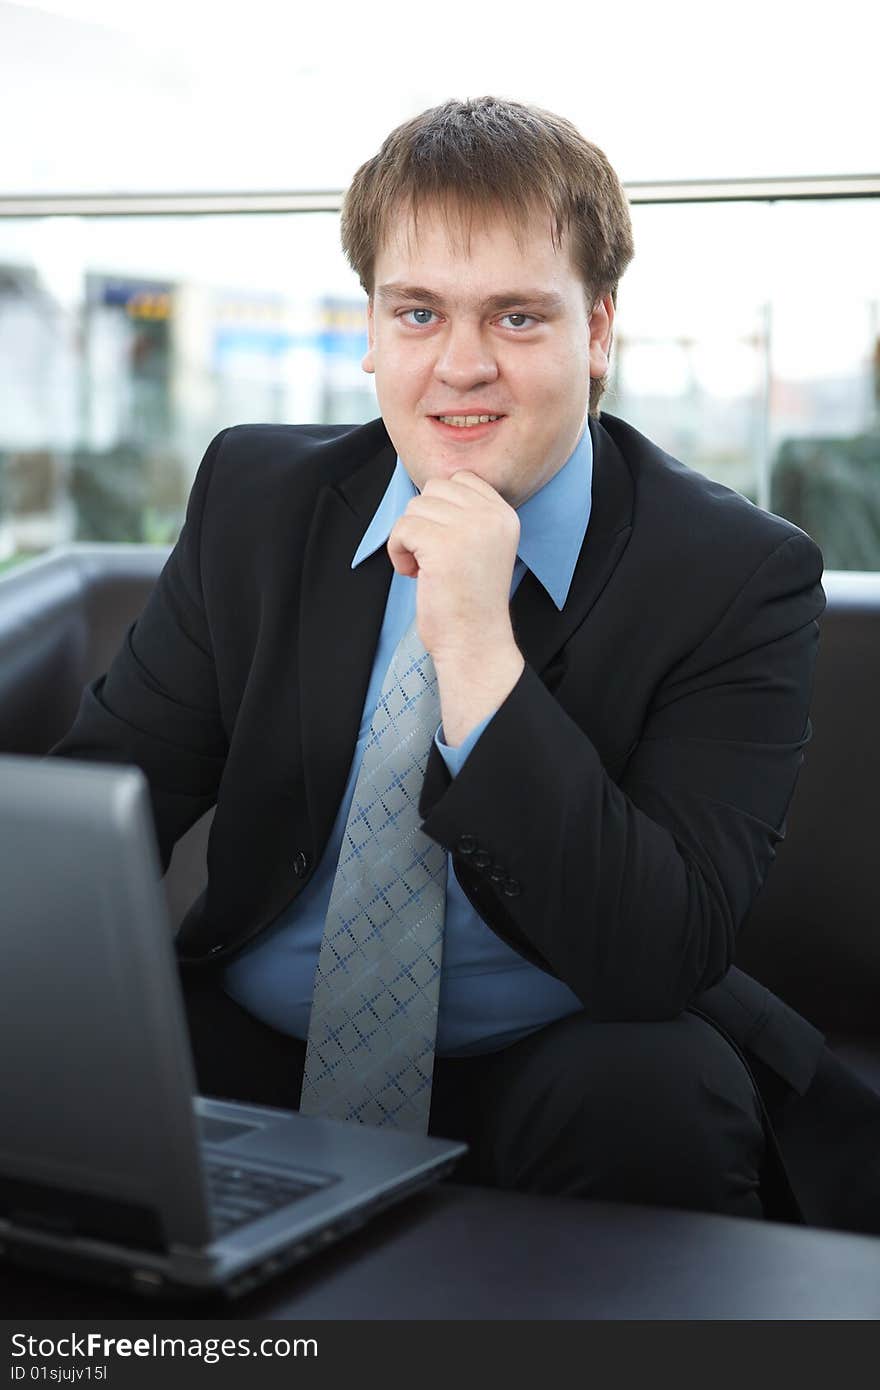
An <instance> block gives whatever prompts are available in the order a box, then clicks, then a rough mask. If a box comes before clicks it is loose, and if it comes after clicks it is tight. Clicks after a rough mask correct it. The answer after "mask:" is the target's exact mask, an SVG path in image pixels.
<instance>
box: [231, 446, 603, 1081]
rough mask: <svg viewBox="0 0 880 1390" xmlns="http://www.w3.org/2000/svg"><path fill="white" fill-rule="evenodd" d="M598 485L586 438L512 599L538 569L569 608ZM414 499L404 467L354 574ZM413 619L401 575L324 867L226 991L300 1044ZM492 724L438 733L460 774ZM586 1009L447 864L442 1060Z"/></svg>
mask: <svg viewBox="0 0 880 1390" xmlns="http://www.w3.org/2000/svg"><path fill="white" fill-rule="evenodd" d="M592 475H593V453H592V443H591V440H590V432H589V430H588V429H585V430H584V432H583V434H582V435H581V438H580V440H579V442H578V444H577V445H576V447H575V449H574V452H573V453H572V454H571V456H570V458H569V459H568V460H567V462H566V463H565V464H564V465H563V467H562V468H561V469H560V470H559V471H558V472H557V473H555V474H554V476H553V477H552V478H551V479H550V481H549V482H547V483H545V484H544V486H543V487H542V488H541V489H540V490H539V491H538V492H536V493H535V494H534V496H532V497H530V498H529V499H528V501H526V502H524V503H523V504H522V506H521V507H519V508H518V509H517V514H518V516H519V521H520V539H519V546H518V548H517V559H516V564H515V566H514V571H513V579H512V582H511V590H510V591H511V595H512V594H513V593H514V591H515V590H516V588H517V586H518V585H519V583H520V581H521V579H522V577H523V575H524V574H525V571H526V569H530V570H531V572H532V574H533V575H534V576H535V578H536V579H538V580H539V581H540V583H541V584H542V585H543V586H544V588H545V589H546V590H547V593H548V594H549V595H550V597H551V598H552V599H553V602H554V603H555V604H556V607H557V608H559V609H561V608H562V607H563V605H564V603H565V600H566V597H567V596H568V591H569V588H570V587H571V580H572V575H573V574H574V569H575V565H576V563H577V558H578V555H579V554H580V550H581V546H582V544H583V540H584V536H585V535H586V531H587V525H588V523H589V519H590V506H591V487H592ZM417 491H418V490H417V488H416V487H415V485H414V483H413V482H412V480H411V479H410V477H409V474H408V473H407V472H406V469H405V467H404V465H403V464H402V462H401V460H400V459H398V460H397V467H396V468H395V470H394V473H393V474H392V476H391V480H390V482H389V484H388V487H387V489H386V491H385V494H384V496H383V498H382V501H381V502H380V503H379V506H378V508H377V509H376V513H375V516H374V517H373V520H372V521H371V522H370V525H369V526H368V527H367V530H366V532H365V533H364V536H363V539H362V540H361V543H360V545H359V546H358V548H357V550H356V552H355V555H354V558H353V559H352V562H351V564H352V569H354V567H355V566H356V565H359V564H360V563H361V561H363V560H365V559H366V558H367V557H368V556H369V555H372V554H373V552H374V551H376V550H378V549H379V547H380V546H383V545H385V544H386V543H387V541H388V537H389V535H390V534H391V529H392V527H393V526H394V523H395V522H396V521H397V519H398V518H399V517H400V516H402V514H403V512H404V511H405V510H406V507H407V504H408V503H409V502H410V500H411V499H412V498H413V497H415V496H416V495H417ZM415 612H416V581H415V580H413V579H410V578H408V577H407V576H405V575H400V574H397V573H396V572H395V573H394V575H393V576H392V579H391V587H390V589H389V592H388V601H387V604H386V608H385V618H384V621H383V624H382V630H381V632H380V634H379V642H378V645H377V647H376V654H375V658H374V661H373V670H372V675H371V677H370V684H369V688H368V690H367V695H366V700H365V702H364V709H363V714H362V716H361V723H360V729H359V731H358V739H357V745H356V747H355V751H354V756H353V758H352V762H351V769H350V771H349V775H348V781H347V783H346V787H345V792H344V794H343V797H342V801H341V802H340V805H339V811H338V813H337V816H336V820H335V822H334V825H333V830H332V832H331V834H330V838H329V840H328V842H327V846H326V848H325V850H324V854H323V856H322V858H321V862H320V863H319V864H318V866H317V868H316V870H315V873H314V875H313V876H312V878H311V880H310V881H309V883H308V884H306V887H305V888H304V889H303V891H302V892H301V893H300V895H299V897H298V898H297V899H296V901H295V902H293V903H291V905H290V907H289V908H288V909H286V910H285V911H284V912H283V913H282V914H281V915H280V917H279V918H278V919H277V920H276V921H275V922H274V923H273V924H272V925H271V926H270V927H269V928H267V929H266V931H264V932H263V933H261V935H260V937H259V938H258V940H257V941H256V942H255V943H254V944H253V945H251V946H249V947H246V948H245V950H244V951H243V952H242V953H241V955H240V956H238V957H237V958H236V960H234V961H233V962H232V964H231V965H229V966H227V968H226V970H225V971H224V976H223V982H224V987H225V989H226V991H227V993H228V994H230V995H231V996H232V998H233V999H235V1000H236V1001H237V1002H238V1003H239V1004H241V1005H242V1007H243V1008H245V1009H247V1010H248V1011H249V1012H250V1013H252V1014H254V1015H255V1016H256V1017H257V1018H259V1019H261V1020H262V1021H263V1022H264V1023H268V1024H269V1025H270V1026H271V1027H273V1028H277V1029H279V1030H280V1031H281V1032H283V1033H288V1034H290V1035H291V1036H293V1037H297V1038H303V1039H305V1038H306V1036H307V1034H308V1023H309V1011H310V1008H311V998H312V989H313V984H314V976H315V968H316V966H317V963H318V952H319V950H320V946H321V935H322V933H323V930H324V919H325V917H326V915H327V907H328V905H329V902H330V893H331V890H332V887H333V879H334V877H335V874H336V865H337V862H338V860H339V850H340V846H341V844H342V837H343V834H344V831H345V825H346V822H347V820H348V813H349V809H350V807H351V801H352V797H353V795H354V787H355V782H356V781H357V775H358V771H359V769H360V765H361V758H362V757H363V752H364V746H365V744H366V741H367V735H368V733H369V729H370V724H371V722H372V718H373V711H374V710H375V708H376V704H377V702H378V699H379V694H380V691H381V689H382V682H383V680H384V677H385V672H386V670H387V668H388V664H389V662H390V660H391V657H392V654H393V652H394V650H395V648H396V647H397V645H398V643H399V641H400V639H401V637H402V636H403V634H404V632H405V631H406V629H407V628H408V627H409V625H410V623H411V622H412V621H413V619H414V618H415ZM493 717H494V716H493V715H489V716H488V717H487V718H486V719H484V720H483V721H482V722H481V723H480V724H478V725H477V726H476V728H474V729H472V730H471V731H470V733H469V734H468V736H467V738H466V739H465V740H464V741H463V742H462V743H461V744H460V745H459V746H458V747H456V748H449V747H447V745H446V744H445V743H444V741H443V730H442V726H441V728H440V729H438V731H437V734H436V735H435V741H436V743H437V747H438V748H439V750H440V753H441V754H442V756H443V758H444V761H445V762H446V765H447V767H448V768H449V771H450V772H451V773H452V775H453V776H455V775H456V774H457V773H458V772H459V771H460V769H461V767H462V766H463V765H464V763H465V761H466V759H467V757H468V755H469V753H470V752H471V750H472V748H473V747H474V744H475V743H476V742H477V739H478V738H479V737H480V735H481V734H482V733H483V731H484V730H485V728H486V726H487V725H488V724H489V722H490V721H491V719H492V718H493ZM581 1007H582V1005H581V1003H580V1000H579V999H578V998H577V996H576V995H575V994H574V993H573V992H572V991H571V990H570V989H569V988H568V987H567V986H566V985H564V984H563V983H562V982H561V981H560V980H557V979H555V978H554V977H553V976H552V975H548V974H547V973H546V972H545V971H543V970H540V969H539V968H538V967H537V966H534V965H532V964H531V963H530V962H528V961H526V960H524V959H523V957H522V956H521V955H520V954H519V953H518V952H517V951H514V950H513V949H512V948H511V947H510V946H507V945H506V944H505V943H504V942H503V941H502V940H501V939H500V937H498V936H496V934H495V932H493V931H492V930H491V928H490V927H487V926H486V924H485V923H484V922H483V921H482V919H481V918H480V917H478V915H477V914H476V912H475V911H474V909H473V908H472V907H471V904H470V903H469V902H468V899H467V898H466V897H465V895H464V893H463V892H462V890H461V888H460V887H459V884H458V882H457V880H456V878H455V874H454V872H453V870H452V862H451V857H450V863H449V873H448V878H447V890H446V921H445V933H444V943H443V967H442V974H441V980H440V1004H439V1017H438V1024H437V1055H438V1056H447V1057H449V1056H467V1055H469V1054H473V1053H478V1052H489V1051H493V1050H495V1049H496V1048H499V1047H506V1046H508V1045H509V1044H510V1043H512V1042H515V1041H516V1040H517V1039H518V1038H521V1037H525V1035H526V1034H527V1033H531V1032H533V1031H534V1030H535V1029H536V1028H541V1027H543V1026H544V1025H545V1024H547V1023H550V1022H552V1021H553V1020H554V1019H557V1018H562V1017H564V1016H565V1015H566V1014H570V1013H574V1012H576V1011H577V1010H578V1009H580V1008H581Z"/></svg>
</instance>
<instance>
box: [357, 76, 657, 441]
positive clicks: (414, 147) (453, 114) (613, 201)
mask: <svg viewBox="0 0 880 1390" xmlns="http://www.w3.org/2000/svg"><path fill="white" fill-rule="evenodd" d="M429 204H434V205H440V206H442V207H443V208H444V210H445V211H446V213H447V215H449V214H450V210H452V211H454V212H455V213H457V214H458V216H459V217H460V218H461V219H462V225H463V226H464V227H465V228H469V227H470V224H471V221H472V219H473V218H474V217H475V216H477V217H483V216H485V215H486V214H487V213H491V212H496V211H500V212H502V213H503V214H504V216H505V217H506V218H507V219H508V221H509V222H510V224H511V226H512V228H513V230H514V231H515V232H517V231H521V230H523V229H524V228H525V226H526V224H527V223H528V221H529V220H530V218H531V217H532V216H533V214H534V212H535V210H536V209H539V208H540V209H545V210H546V211H547V212H548V213H549V214H550V218H551V224H552V234H553V239H554V242H555V244H556V245H557V246H558V245H559V244H560V243H561V241H562V238H563V236H564V235H565V233H566V232H569V233H570V235H571V255H572V260H573V262H574V265H575V267H576V269H577V271H578V272H579V274H580V276H581V279H582V280H583V282H584V288H585V290H586V294H587V298H588V300H589V303H590V305H591V306H592V305H594V304H595V303H597V302H598V300H600V299H602V298H604V296H605V295H606V294H610V295H611V296H612V297H613V298H614V300H615V302H616V298H617V286H618V282H619V280H620V277H621V276H622V275H623V272H624V271H625V270H626V267H627V266H628V265H629V263H630V261H631V260H632V257H633V238H632V224H631V222H630V216H629V205H628V203H627V198H626V194H625V193H624V191H623V187H622V185H621V183H620V180H619V178H618V177H617V175H616V173H615V172H614V170H613V169H612V167H611V165H610V164H609V162H608V159H607V158H606V156H605V155H604V154H603V153H602V151H601V150H600V149H599V148H598V147H597V146H596V145H592V144H590V142H589V141H588V140H585V139H584V137H583V136H582V135H581V134H580V132H579V131H578V130H576V129H575V127H574V126H573V125H572V124H571V122H570V121H567V120H565V119H564V117H562V116H555V115H553V113H552V112H550V111H543V110H541V109H540V108H539V107H535V106H524V105H521V104H520V103H519V102H515V101H502V100H499V99H498V98H497V97H478V98H475V99H473V100H469V101H446V102H444V103H443V104H442V105H441V106H434V107H432V108H431V109H430V110H428V111H423V112H422V113H421V115H419V116H415V117H413V118H412V120H409V121H406V122H404V124H403V125H400V126H398V127H397V129H396V130H393V131H392V132H391V134H390V135H389V136H388V137H387V139H386V140H385V141H384V143H383V144H382V147H381V149H380V150H379V153H378V154H376V155H374V156H373V158H372V159H368V160H367V162H366V163H365V164H362V165H361V167H360V168H359V169H358V171H357V173H356V174H355V176H354V178H353V179H352V182H351V186H350V187H349V189H348V192H347V193H346V195H345V199H344V202H343V205H342V248H343V250H344V252H345V254H346V256H347V258H348V260H349V263H350V264H351V266H352V269H353V270H354V271H355V273H356V274H357V276H358V278H359V279H360V282H361V284H362V285H363V287H364V289H365V290H366V292H367V294H368V295H371V294H372V293H373V271H374V265H375V260H376V251H377V248H378V247H379V245H380V244H381V240H382V237H383V236H384V234H385V232H386V229H387V227H388V223H389V221H390V219H391V217H392V216H393V215H394V214H395V213H397V212H398V211H400V210H401V209H408V210H410V211H411V212H412V215H413V217H414V219H416V220H417V219H418V213H419V209H420V207H423V206H425V205H429ZM604 389H605V379H604V378H603V379H602V380H601V381H599V380H593V381H591V382H590V413H591V414H593V415H597V414H598V413H599V412H598V406H599V401H600V399H601V396H602V393H603V391H604Z"/></svg>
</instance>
